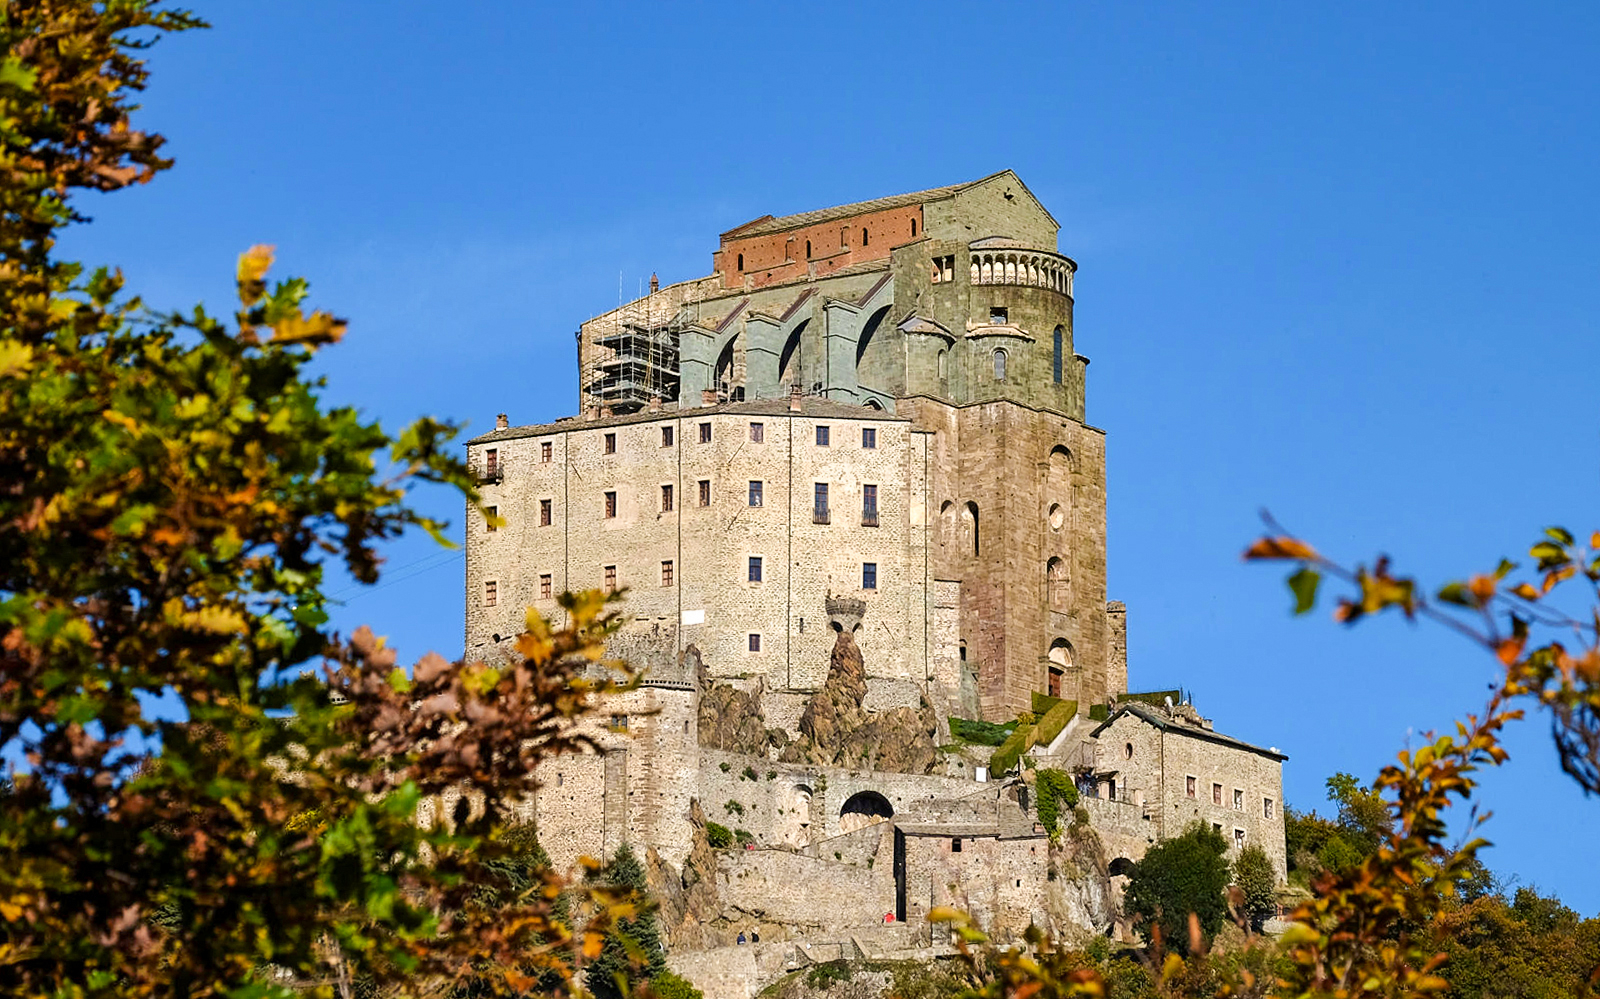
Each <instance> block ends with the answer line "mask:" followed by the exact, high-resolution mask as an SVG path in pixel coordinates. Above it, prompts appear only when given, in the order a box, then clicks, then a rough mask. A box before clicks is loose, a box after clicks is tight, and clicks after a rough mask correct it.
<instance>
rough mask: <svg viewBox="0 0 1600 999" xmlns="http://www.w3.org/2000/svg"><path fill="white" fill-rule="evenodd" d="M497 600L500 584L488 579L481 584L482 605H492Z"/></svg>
mask: <svg viewBox="0 0 1600 999" xmlns="http://www.w3.org/2000/svg"><path fill="white" fill-rule="evenodd" d="M499 602H500V584H499V583H497V582H495V581H494V580H492V579H491V580H488V581H487V582H485V583H484V584H483V605H484V606H485V607H493V606H494V605H495V604H497V603H499Z"/></svg>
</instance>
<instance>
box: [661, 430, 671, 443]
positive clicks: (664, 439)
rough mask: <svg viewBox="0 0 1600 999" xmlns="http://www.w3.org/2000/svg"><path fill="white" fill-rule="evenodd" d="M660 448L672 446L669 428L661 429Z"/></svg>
mask: <svg viewBox="0 0 1600 999" xmlns="http://www.w3.org/2000/svg"><path fill="white" fill-rule="evenodd" d="M661 446H662V447H671V446H672V428H671V427H662V428H661Z"/></svg>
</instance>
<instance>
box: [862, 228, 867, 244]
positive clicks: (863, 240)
mask: <svg viewBox="0 0 1600 999" xmlns="http://www.w3.org/2000/svg"><path fill="white" fill-rule="evenodd" d="M861 245H862V246H866V245H867V227H866V226H862V227H861Z"/></svg>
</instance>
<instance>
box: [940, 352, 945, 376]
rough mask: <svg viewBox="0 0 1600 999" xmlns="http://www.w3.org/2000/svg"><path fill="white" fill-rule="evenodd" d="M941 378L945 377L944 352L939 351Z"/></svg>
mask: <svg viewBox="0 0 1600 999" xmlns="http://www.w3.org/2000/svg"><path fill="white" fill-rule="evenodd" d="M939 377H940V378H943V377H944V351H942V350H941V351H939Z"/></svg>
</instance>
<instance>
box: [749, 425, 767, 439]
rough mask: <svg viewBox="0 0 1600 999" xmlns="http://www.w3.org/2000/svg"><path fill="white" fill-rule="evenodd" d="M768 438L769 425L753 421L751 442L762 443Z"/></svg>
mask: <svg viewBox="0 0 1600 999" xmlns="http://www.w3.org/2000/svg"><path fill="white" fill-rule="evenodd" d="M766 439H767V427H766V424H763V423H752V424H750V441H751V443H753V444H760V443H761V442H762V441H764V440H766Z"/></svg>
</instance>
